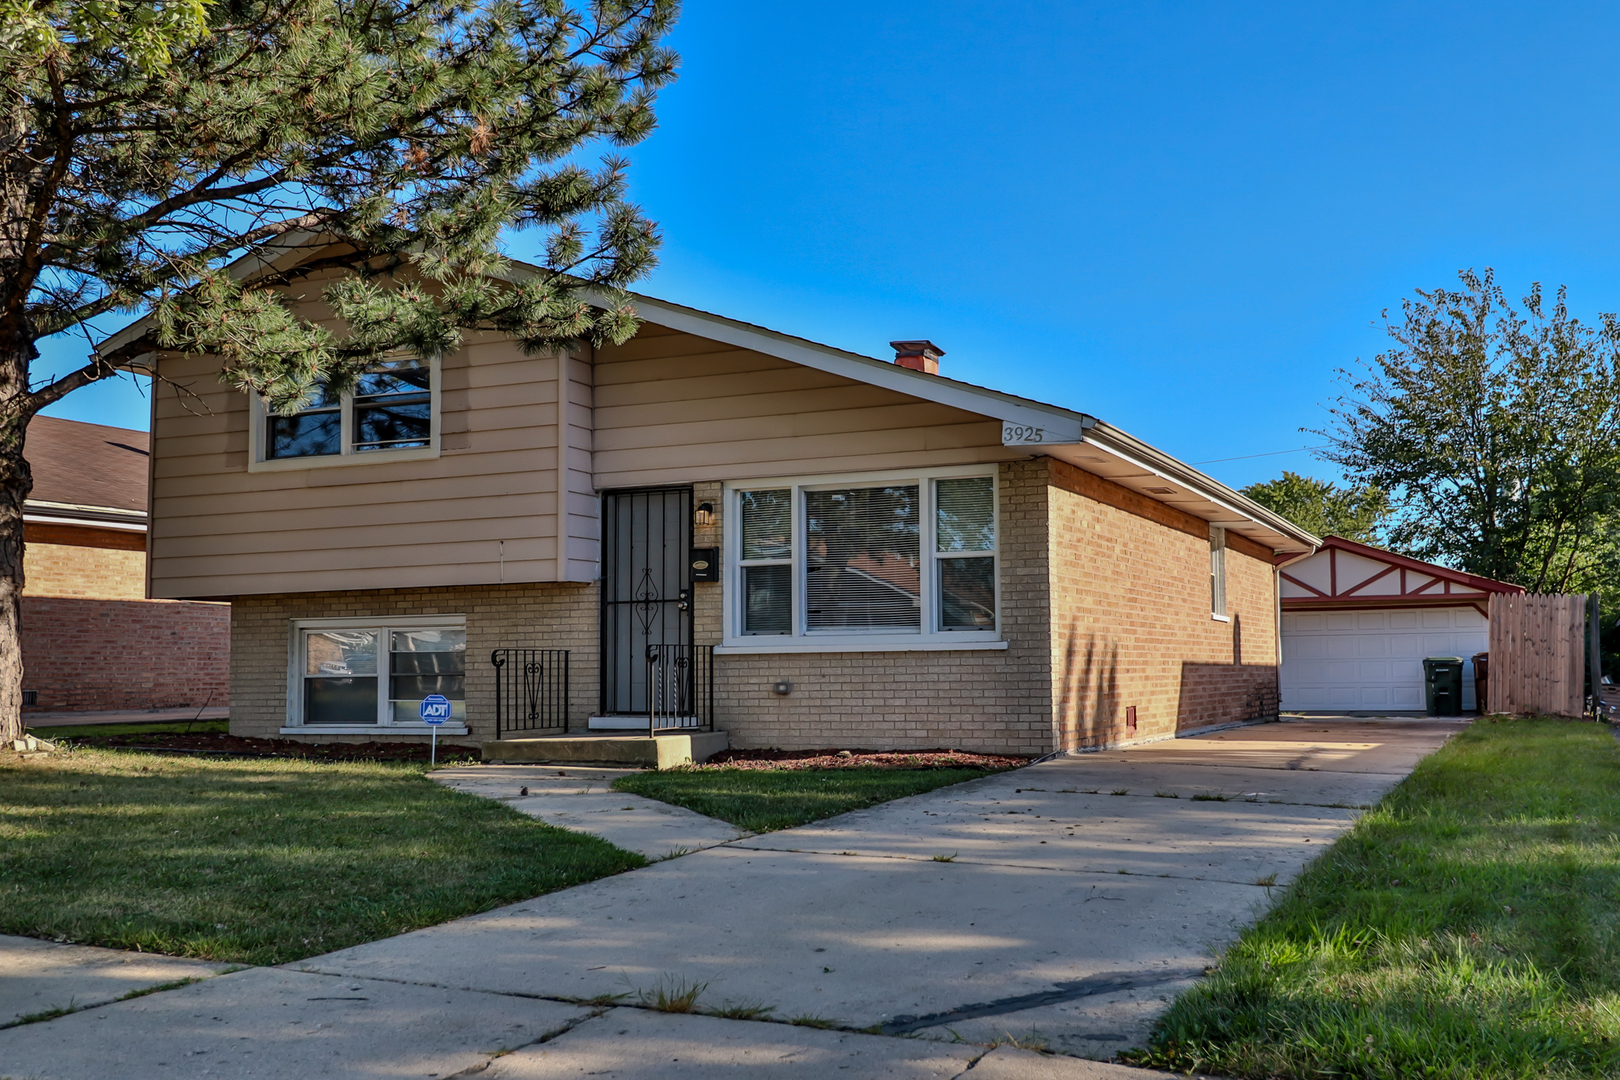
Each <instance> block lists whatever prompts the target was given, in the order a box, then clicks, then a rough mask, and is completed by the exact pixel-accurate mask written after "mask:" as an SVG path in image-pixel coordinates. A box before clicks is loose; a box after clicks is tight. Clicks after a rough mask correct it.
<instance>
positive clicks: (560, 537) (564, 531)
mask: <svg viewBox="0 0 1620 1080" xmlns="http://www.w3.org/2000/svg"><path fill="white" fill-rule="evenodd" d="M568 364H569V357H568V353H567V351H566V350H559V351H558V352H557V538H556V539H557V581H558V582H559V583H561V582H564V581H567V580H568V445H569V442H568V436H569V428H568V390H569V386H568Z"/></svg>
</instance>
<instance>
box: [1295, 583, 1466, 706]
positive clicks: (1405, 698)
mask: <svg viewBox="0 0 1620 1080" xmlns="http://www.w3.org/2000/svg"><path fill="white" fill-rule="evenodd" d="M1282 619H1283V661H1282V677H1281V683H1282V686H1281V689H1282V707H1283V708H1284V709H1285V710H1289V711H1313V710H1334V711H1337V710H1348V711H1355V712H1365V711H1376V710H1381V709H1388V710H1390V711H1399V712H1407V711H1412V710H1419V711H1421V710H1422V709H1423V708H1424V706H1425V701H1424V694H1423V658H1424V657H1426V656H1460V657H1462V658H1463V659H1464V660H1470V658H1471V657H1472V656H1473V655H1474V654H1475V653H1479V652H1484V651H1485V650H1486V649H1487V648H1489V647H1490V645H1489V643H1490V634H1489V629H1488V626H1487V623H1486V619H1485V616H1484V615H1482V614H1480V612H1479V610H1478V609H1476V608H1474V607H1455V608H1452V607H1443V608H1416V609H1414V608H1406V609H1383V610H1378V609H1374V610H1362V611H1309V612H1307V611H1286V610H1285V611H1284V612H1283V617H1282ZM1462 705H1463V708H1464V709H1465V710H1467V709H1472V708H1474V665H1473V663H1472V661H1471V660H1470V662H1469V663H1468V664H1467V665H1466V666H1465V667H1464V669H1463V702H1462Z"/></svg>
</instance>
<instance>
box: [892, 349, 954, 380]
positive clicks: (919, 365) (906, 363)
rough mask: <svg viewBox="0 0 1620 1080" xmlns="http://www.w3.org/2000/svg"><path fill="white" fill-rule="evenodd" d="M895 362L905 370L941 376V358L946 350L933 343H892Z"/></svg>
mask: <svg viewBox="0 0 1620 1080" xmlns="http://www.w3.org/2000/svg"><path fill="white" fill-rule="evenodd" d="M889 345H890V347H891V348H893V349H894V362H895V363H896V364H899V365H900V366H901V367H903V368H910V369H911V370H912V371H920V372H922V373H924V374H925V375H938V374H939V358H940V357H942V356H944V355H945V350H944V349H942V348H940V347H939V346H938V345H935V344H934V343H933V342H932V341H891V342H889Z"/></svg>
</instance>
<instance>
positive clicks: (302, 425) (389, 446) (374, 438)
mask: <svg viewBox="0 0 1620 1080" xmlns="http://www.w3.org/2000/svg"><path fill="white" fill-rule="evenodd" d="M437 379H438V370H437V366H436V365H434V364H432V363H430V362H428V361H426V360H419V359H416V358H414V357H398V358H395V359H391V360H388V361H385V362H383V363H381V364H378V365H377V366H376V367H374V368H372V369H371V370H370V371H367V372H365V373H364V374H362V375H361V376H360V378H359V380H358V381H357V382H356V383H355V386H354V389H353V390H352V391H350V392H349V393H344V394H336V393H333V392H332V391H331V390H329V389H328V388H326V387H325V386H319V387H317V388H316V389H315V391H314V393H313V394H312V395H311V397H310V399H309V401H308V402H307V403H306V404H305V406H304V407H303V408H302V409H300V410H299V411H298V412H296V413H294V414H292V415H291V416H278V415H276V414H274V413H271V412H269V411H268V410H266V409H265V408H264V405H263V403H262V402H255V403H254V414H253V415H254V417H255V425H254V427H255V432H254V438H255V441H256V444H257V446H258V450H257V453H256V456H255V457H254V459H253V462H254V465H255V467H257V468H277V467H289V466H305V467H307V466H310V465H321V464H342V463H345V462H346V461H349V460H352V459H355V458H358V457H361V456H369V457H373V458H380V457H398V456H400V455H401V454H407V455H410V456H421V455H422V454H432V453H435V452H436V442H437V440H436V438H435V432H434V420H435V416H436V409H437V394H438V391H437Z"/></svg>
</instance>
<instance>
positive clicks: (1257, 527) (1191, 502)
mask: <svg viewBox="0 0 1620 1080" xmlns="http://www.w3.org/2000/svg"><path fill="white" fill-rule="evenodd" d="M1037 449H1039V451H1040V452H1042V453H1046V454H1049V455H1051V456H1052V457H1055V458H1057V459H1058V460H1060V461H1066V462H1068V463H1069V464H1071V465H1075V466H1077V467H1079V468H1082V469H1085V470H1086V471H1087V472H1090V473H1095V474H1097V475H1098V476H1101V477H1103V478H1104V479H1107V480H1111V481H1113V482H1114V483H1116V484H1119V485H1120V486H1121V487H1125V488H1128V489H1130V490H1132V491H1136V492H1139V493H1140V494H1142V495H1145V496H1147V497H1148V498H1150V499H1153V500H1155V501H1157V502H1161V503H1163V504H1165V505H1166V506H1171V507H1174V508H1175V509H1178V510H1181V511H1183V512H1185V513H1188V514H1191V515H1192V516H1194V517H1197V518H1202V519H1203V520H1205V521H1207V522H1209V523H1210V524H1211V525H1219V526H1221V527H1222V528H1225V529H1229V530H1231V531H1232V532H1235V533H1237V534H1238V535H1240V536H1245V537H1247V538H1249V539H1250V540H1253V541H1255V542H1256V543H1258V544H1261V545H1263V546H1265V547H1269V548H1270V549H1271V550H1272V551H1273V552H1275V553H1276V554H1278V555H1301V556H1303V555H1308V554H1310V553H1311V552H1313V551H1315V550H1316V549H1317V548H1318V547H1319V546H1321V543H1322V541H1321V539H1320V538H1319V537H1317V536H1316V535H1315V534H1313V533H1310V532H1307V531H1306V530H1304V529H1302V528H1300V527H1299V526H1298V525H1295V524H1294V523H1293V522H1291V521H1289V520H1288V519H1287V518H1285V517H1282V516H1281V515H1280V514H1277V513H1274V512H1272V511H1270V510H1267V509H1266V508H1265V507H1263V506H1261V505H1260V504H1259V503H1257V502H1255V501H1254V500H1253V499H1250V498H1248V497H1247V496H1245V495H1243V494H1241V493H1239V492H1237V491H1234V490H1232V489H1231V488H1229V487H1227V486H1226V485H1225V484H1223V483H1221V482H1220V481H1219V480H1216V479H1215V478H1214V477H1212V476H1207V475H1205V474H1204V473H1201V472H1199V471H1198V470H1197V469H1195V468H1193V467H1192V466H1191V465H1188V464H1186V463H1185V462H1182V461H1178V460H1177V459H1175V458H1173V457H1171V456H1170V455H1169V454H1166V453H1164V452H1163V451H1162V450H1158V449H1155V448H1154V447H1152V446H1149V445H1148V444H1147V443H1145V442H1142V441H1141V440H1140V439H1137V438H1135V437H1134V436H1132V435H1129V434H1127V433H1126V432H1123V431H1121V430H1119V429H1118V428H1116V427H1114V426H1112V425H1111V424H1106V423H1103V422H1102V421H1098V422H1096V423H1095V424H1093V425H1092V426H1091V427H1090V428H1089V429H1088V430H1087V431H1086V432H1085V436H1084V438H1082V439H1079V440H1076V441H1075V442H1072V443H1062V444H1057V445H1051V444H1047V445H1044V446H1041V447H1038V448H1037ZM1166 489H1168V490H1166Z"/></svg>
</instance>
